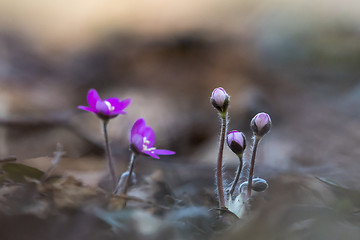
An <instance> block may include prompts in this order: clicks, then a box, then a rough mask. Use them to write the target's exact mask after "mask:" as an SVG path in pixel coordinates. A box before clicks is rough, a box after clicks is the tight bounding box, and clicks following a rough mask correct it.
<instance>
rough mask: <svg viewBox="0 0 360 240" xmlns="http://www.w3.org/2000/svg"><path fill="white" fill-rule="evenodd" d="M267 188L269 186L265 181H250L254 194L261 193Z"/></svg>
mask: <svg viewBox="0 0 360 240" xmlns="http://www.w3.org/2000/svg"><path fill="white" fill-rule="evenodd" d="M268 187H269V184H268V183H267V182H266V180H265V179H262V178H254V179H253V181H252V186H251V189H252V190H254V191H256V192H263V191H265V190H266V189H267V188H268Z"/></svg>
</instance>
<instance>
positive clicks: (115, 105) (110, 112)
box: [78, 89, 131, 120]
mask: <svg viewBox="0 0 360 240" xmlns="http://www.w3.org/2000/svg"><path fill="white" fill-rule="evenodd" d="M87 101H88V104H89V107H87V106H78V108H79V109H82V110H85V111H88V112H92V113H95V114H97V115H98V116H99V117H100V118H102V119H105V120H107V119H110V118H114V117H116V116H117V115H119V114H126V112H125V111H124V109H125V108H126V107H127V106H128V105H129V104H130V102H131V99H130V98H128V99H125V100H123V101H120V99H118V98H107V99H104V100H102V99H101V98H100V97H99V94H98V93H97V91H96V90H95V89H90V90H89V92H88V95H87Z"/></svg>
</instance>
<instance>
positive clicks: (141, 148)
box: [130, 118, 175, 159]
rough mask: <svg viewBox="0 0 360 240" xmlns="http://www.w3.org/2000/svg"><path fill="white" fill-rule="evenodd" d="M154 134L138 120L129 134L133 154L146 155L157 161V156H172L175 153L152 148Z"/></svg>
mask: <svg viewBox="0 0 360 240" xmlns="http://www.w3.org/2000/svg"><path fill="white" fill-rule="evenodd" d="M154 143H155V133H154V131H153V129H152V128H151V127H149V126H146V124H145V120H144V119H143V118H139V119H138V120H136V122H135V123H134V125H133V127H132V128H131V132H130V148H131V150H132V151H133V152H134V153H138V154H146V155H149V156H150V157H153V158H156V159H159V156H158V155H173V154H175V152H173V151H170V150H165V149H156V148H155V147H154Z"/></svg>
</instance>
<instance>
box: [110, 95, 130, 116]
mask: <svg viewBox="0 0 360 240" xmlns="http://www.w3.org/2000/svg"><path fill="white" fill-rule="evenodd" d="M106 101H108V102H109V103H110V104H111V106H114V112H116V113H117V112H123V110H124V109H125V108H126V107H127V106H129V104H130V103H131V99H130V98H127V99H125V100H123V101H120V100H119V99H118V98H108V99H106ZM118 114H119V113H118Z"/></svg>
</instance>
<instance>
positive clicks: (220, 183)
mask: <svg viewBox="0 0 360 240" xmlns="http://www.w3.org/2000/svg"><path fill="white" fill-rule="evenodd" d="M220 116H221V132H220V145H219V154H218V158H217V168H216V181H217V187H218V194H219V206H220V208H223V207H225V197H224V187H223V178H222V167H223V164H222V160H223V151H224V143H225V133H226V126H227V113H226V114H221V115H220Z"/></svg>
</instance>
